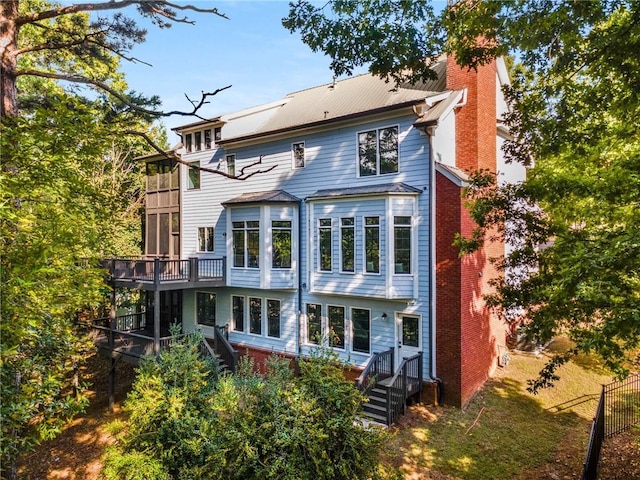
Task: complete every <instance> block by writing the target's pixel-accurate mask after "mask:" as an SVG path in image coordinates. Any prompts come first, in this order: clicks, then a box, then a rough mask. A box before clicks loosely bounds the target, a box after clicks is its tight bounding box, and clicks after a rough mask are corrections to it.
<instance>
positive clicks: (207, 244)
mask: <svg viewBox="0 0 640 480" xmlns="http://www.w3.org/2000/svg"><path fill="white" fill-rule="evenodd" d="M198 251H199V252H213V227H198Z"/></svg>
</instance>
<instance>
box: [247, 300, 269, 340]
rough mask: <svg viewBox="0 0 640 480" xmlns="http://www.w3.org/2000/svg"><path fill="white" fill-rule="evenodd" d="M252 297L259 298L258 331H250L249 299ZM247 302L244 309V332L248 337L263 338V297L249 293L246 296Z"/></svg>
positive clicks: (264, 304)
mask: <svg viewBox="0 0 640 480" xmlns="http://www.w3.org/2000/svg"><path fill="white" fill-rule="evenodd" d="M252 298H256V299H259V300H260V333H253V332H252V331H251V299H252ZM246 301H247V303H246V305H245V310H246V312H247V313H246V317H247V330H246V332H245V333H246V334H247V335H249V336H250V337H256V338H264V336H265V331H264V324H265V316H264V310H265V306H266V303H265V301H264V298H263V297H258V296H256V295H249V296H247V300H246Z"/></svg>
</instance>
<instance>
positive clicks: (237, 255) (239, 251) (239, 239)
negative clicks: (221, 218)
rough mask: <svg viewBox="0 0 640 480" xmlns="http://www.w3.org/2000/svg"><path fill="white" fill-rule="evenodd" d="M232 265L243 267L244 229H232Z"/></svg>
mask: <svg viewBox="0 0 640 480" xmlns="http://www.w3.org/2000/svg"><path fill="white" fill-rule="evenodd" d="M233 266H234V267H244V230H234V231H233Z"/></svg>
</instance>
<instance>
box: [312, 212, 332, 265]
mask: <svg viewBox="0 0 640 480" xmlns="http://www.w3.org/2000/svg"><path fill="white" fill-rule="evenodd" d="M321 220H330V221H331V227H328V228H329V229H330V231H331V241H330V242H329V247H330V250H331V269H329V270H322V255H320V228H321V227H320V221H321ZM334 223H335V222H334V219H333V218H332V217H318V221H317V225H316V228H317V230H316V232H317V236H318V246H317V251H316V257H317V264H316V271H317V272H318V273H333V226H334ZM322 228H327V227H322Z"/></svg>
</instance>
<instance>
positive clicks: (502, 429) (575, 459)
mask: <svg viewBox="0 0 640 480" xmlns="http://www.w3.org/2000/svg"><path fill="white" fill-rule="evenodd" d="M565 346H566V345H565ZM559 348H563V345H562V344H560V343H559V344H558V345H556V346H554V349H556V350H557V349H559ZM548 359H549V357H548V356H547V354H545V355H540V356H539V357H533V356H528V355H514V356H512V360H511V363H510V364H509V366H508V367H507V368H505V369H504V370H501V371H500V372H498V375H497V376H496V378H494V379H492V380H490V381H489V382H488V383H487V384H486V386H485V387H484V388H483V389H482V391H481V392H479V393H478V394H477V395H476V396H475V397H474V398H473V399H472V401H471V402H469V404H468V405H467V406H466V407H465V408H464V409H462V410H461V409H456V408H450V407H437V408H434V407H423V406H417V407H414V408H412V409H411V410H410V412H411V413H410V414H409V415H407V416H406V417H403V418H402V420H401V422H400V423H399V425H398V429H397V431H396V435H395V438H394V440H393V443H392V444H391V445H390V448H389V449H387V458H386V462H387V463H389V464H391V465H393V466H394V467H396V468H398V469H400V470H401V472H402V473H403V474H404V475H405V478H460V479H465V480H489V479H494V480H496V479H517V478H522V479H525V478H535V477H536V474H535V472H536V471H538V470H539V469H541V468H544V467H546V466H547V465H549V464H550V463H555V462H556V461H557V459H558V454H559V452H562V453H563V455H564V456H565V457H567V458H570V460H569V461H570V463H571V465H569V466H568V467H569V468H570V469H573V471H574V472H576V473H577V472H578V470H577V469H579V468H580V467H581V465H582V461H583V459H584V453H585V452H586V442H587V439H588V435H589V425H590V422H591V418H592V416H593V413H594V411H595V406H596V402H597V396H598V394H599V392H600V385H601V384H603V383H607V382H609V381H611V375H608V374H606V372H604V370H603V369H602V368H601V367H599V366H598V365H597V362H595V361H593V360H591V359H588V358H585V359H578V361H572V362H569V363H567V364H566V365H564V366H563V367H562V368H561V370H560V371H559V374H560V377H561V380H560V381H559V382H557V384H556V386H555V387H554V388H552V389H546V390H543V391H541V392H540V393H539V394H538V395H535V396H534V395H532V394H530V393H528V392H527V391H526V387H527V380H529V379H533V378H535V377H536V376H537V374H538V372H539V371H540V369H541V368H542V367H543V366H544V364H545V363H546V361H547V360H548ZM567 449H570V451H567ZM563 458H564V457H563ZM435 472H437V473H438V475H440V476H437V477H433V475H434V473H435ZM442 475H444V476H442ZM532 475H533V476H532Z"/></svg>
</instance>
